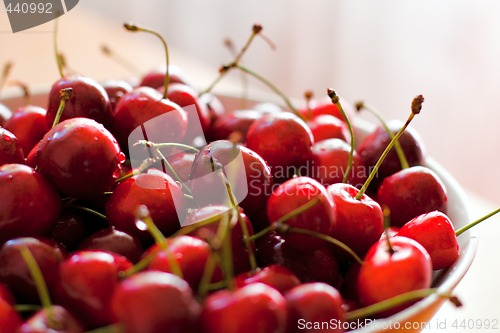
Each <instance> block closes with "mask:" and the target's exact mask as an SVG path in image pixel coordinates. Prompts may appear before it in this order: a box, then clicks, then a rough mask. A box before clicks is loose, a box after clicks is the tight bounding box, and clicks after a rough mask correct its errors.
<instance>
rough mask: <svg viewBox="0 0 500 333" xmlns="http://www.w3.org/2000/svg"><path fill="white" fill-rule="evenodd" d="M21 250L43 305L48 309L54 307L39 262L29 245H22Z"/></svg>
mask: <svg viewBox="0 0 500 333" xmlns="http://www.w3.org/2000/svg"><path fill="white" fill-rule="evenodd" d="M19 251H21V255H22V257H23V259H24V262H26V265H27V266H28V270H29V272H30V274H31V277H32V279H33V282H34V283H35V287H36V290H37V291H38V295H39V297H40V302H41V304H42V307H43V308H44V309H46V310H48V309H50V308H51V307H52V301H51V300H50V295H49V290H48V288H47V284H46V283H45V279H44V278H43V274H42V271H41V270H40V266H38V263H37V262H36V260H35V258H34V257H33V254H32V253H31V251H30V250H29V249H28V247H26V246H21V247H20V248H19Z"/></svg>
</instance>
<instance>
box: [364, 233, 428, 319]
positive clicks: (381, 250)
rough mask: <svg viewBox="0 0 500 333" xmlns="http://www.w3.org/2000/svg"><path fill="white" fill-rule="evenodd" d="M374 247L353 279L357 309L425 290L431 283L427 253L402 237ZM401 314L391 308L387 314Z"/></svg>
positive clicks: (419, 246) (379, 242)
mask: <svg viewBox="0 0 500 333" xmlns="http://www.w3.org/2000/svg"><path fill="white" fill-rule="evenodd" d="M391 247H392V250H391V249H390V248H389V245H388V243H387V240H385V239H384V240H381V241H378V242H377V243H375V244H374V245H373V246H372V247H371V248H370V250H369V251H368V253H367V254H366V256H365V258H364V262H363V265H362V266H361V268H360V270H359V274H358V279H357V291H358V296H359V300H360V303H361V305H363V306H369V305H372V304H375V303H378V302H381V301H384V300H386V299H389V298H391V297H394V296H398V295H401V294H403V293H406V292H410V291H414V290H419V289H426V288H429V287H430V286H431V282H432V263H431V258H430V257H429V254H428V253H427V251H426V250H425V249H424V248H423V247H422V245H420V244H419V243H417V242H416V241H414V240H412V239H409V238H406V237H399V236H396V237H393V238H391ZM398 310H401V307H397V308H394V309H393V310H391V311H390V313H394V312H396V311H398Z"/></svg>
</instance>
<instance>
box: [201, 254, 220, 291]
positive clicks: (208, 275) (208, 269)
mask: <svg viewBox="0 0 500 333" xmlns="http://www.w3.org/2000/svg"><path fill="white" fill-rule="evenodd" d="M218 262H219V263H220V260H219V257H218V256H217V255H216V253H214V252H213V253H212V255H211V256H209V257H208V260H207V262H206V264H205V268H204V270H203V275H202V276H201V280H200V285H199V286H198V295H200V296H201V297H202V298H204V297H205V296H206V295H207V294H208V291H209V289H210V281H212V277H213V275H214V272H215V268H216V267H217V263H218Z"/></svg>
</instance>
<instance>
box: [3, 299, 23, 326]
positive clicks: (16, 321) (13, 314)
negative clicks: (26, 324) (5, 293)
mask: <svg viewBox="0 0 500 333" xmlns="http://www.w3.org/2000/svg"><path fill="white" fill-rule="evenodd" d="M21 324H22V319H21V316H19V314H18V313H17V311H16V310H15V309H14V307H13V306H12V305H11V304H9V303H8V302H7V301H5V300H3V299H1V298H0V327H1V328H2V330H5V332H17V329H18V328H19V326H21Z"/></svg>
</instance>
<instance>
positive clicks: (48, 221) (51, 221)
mask: <svg viewBox="0 0 500 333" xmlns="http://www.w3.org/2000/svg"><path fill="white" fill-rule="evenodd" d="M0 188H1V189H2V191H0V242H1V241H2V240H3V241H5V240H8V239H10V238H14V237H19V236H26V235H45V234H47V233H48V232H49V231H50V230H51V229H52V228H53V227H54V225H55V223H56V221H57V218H58V216H59V213H60V211H61V200H60V198H59V195H58V194H57V192H56V190H55V189H54V188H53V187H52V185H51V184H50V183H49V182H48V181H47V180H45V178H44V177H43V176H42V175H41V174H40V173H38V172H37V171H35V170H33V169H32V168H30V167H29V166H26V165H21V164H6V165H3V166H0Z"/></svg>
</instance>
